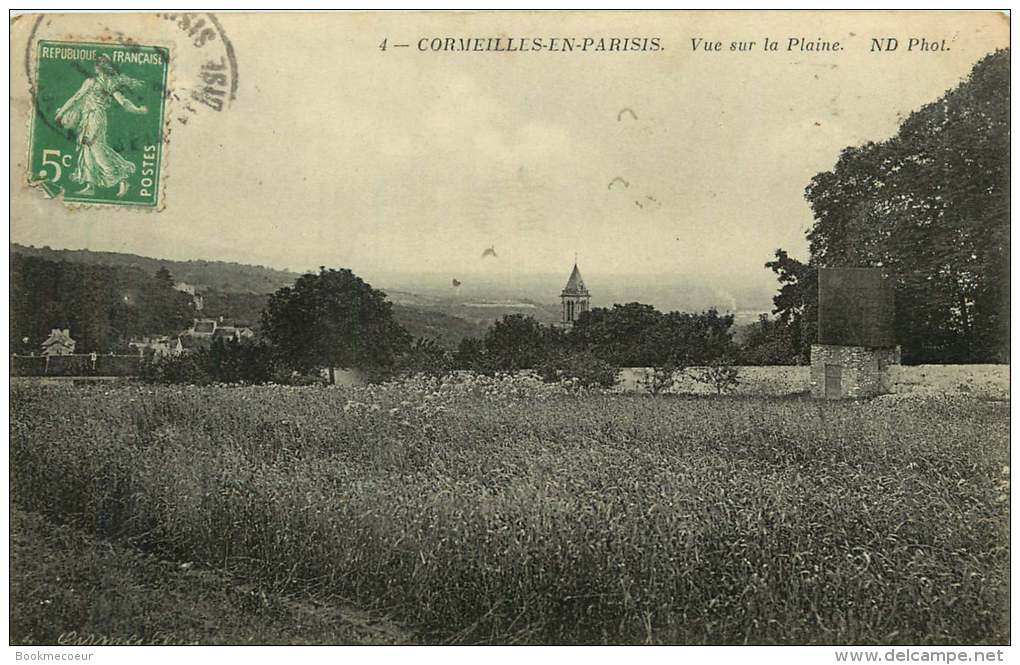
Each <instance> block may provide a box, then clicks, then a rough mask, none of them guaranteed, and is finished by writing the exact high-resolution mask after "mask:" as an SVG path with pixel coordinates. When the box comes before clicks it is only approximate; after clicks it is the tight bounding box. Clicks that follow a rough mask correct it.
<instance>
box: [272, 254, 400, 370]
mask: <svg viewBox="0 0 1020 665" xmlns="http://www.w3.org/2000/svg"><path fill="white" fill-rule="evenodd" d="M262 331H263V333H264V334H265V336H266V338H267V339H269V341H270V342H271V343H272V345H273V348H274V350H275V353H276V355H277V358H278V360H279V361H280V362H281V363H282V364H283V365H284V366H286V367H290V368H292V369H294V370H298V371H312V370H320V369H324V368H325V369H328V370H329V378H330V382H331V383H332V382H333V381H334V380H335V377H334V374H333V369H334V368H335V367H343V368H364V369H367V368H376V367H385V366H389V365H391V364H392V363H393V361H394V359H395V358H396V356H397V355H399V354H400V353H402V352H404V351H406V350H407V348H408V346H409V344H410V337H409V335H408V334H407V332H406V331H404V329H403V328H401V327H400V325H399V324H397V323H396V322H395V321H394V320H393V312H392V304H391V303H390V302H389V301H387V300H386V294H385V293H383V292H381V291H377V290H376V289H373V288H372V287H371V286H370V285H368V284H366V283H365V282H364V281H362V279H361V278H360V277H358V276H357V275H355V274H354V273H353V272H351V271H350V270H347V269H341V270H333V269H329V270H327V269H326V268H320V269H319V273H318V274H311V273H309V274H306V275H303V276H301V277H300V278H298V280H297V282H295V283H294V286H288V287H284V288H282V289H280V290H279V291H277V292H276V293H274V294H273V295H271V296H270V297H269V302H268V303H267V304H266V309H265V311H264V312H263V313H262Z"/></svg>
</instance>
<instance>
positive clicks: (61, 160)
mask: <svg viewBox="0 0 1020 665" xmlns="http://www.w3.org/2000/svg"><path fill="white" fill-rule="evenodd" d="M51 155H56V156H57V159H50V156H51ZM61 164H63V165H64V166H65V167H67V168H70V167H71V155H61V154H60V151H59V150H43V151H42V166H43V167H42V169H40V171H39V177H40V178H45V177H46V167H47V166H52V167H53V177H52V178H50V180H52V181H54V182H56V181H57V180H60V175H61V174H62V173H63V171H62V170H61V169H60V165H61Z"/></svg>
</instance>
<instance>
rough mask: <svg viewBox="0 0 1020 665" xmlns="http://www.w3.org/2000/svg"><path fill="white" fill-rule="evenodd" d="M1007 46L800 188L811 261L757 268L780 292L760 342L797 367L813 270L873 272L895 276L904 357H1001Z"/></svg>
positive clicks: (784, 259) (782, 256) (805, 350)
mask: <svg viewBox="0 0 1020 665" xmlns="http://www.w3.org/2000/svg"><path fill="white" fill-rule="evenodd" d="M1009 69H1010V66H1009V50H1008V49H1005V50H1000V51H996V52H995V53H991V54H989V55H988V56H986V57H984V58H983V59H982V60H981V61H979V62H978V63H977V64H976V65H975V67H974V68H973V70H972V71H971V73H970V75H969V76H968V77H967V78H966V79H965V80H964V81H963V82H961V83H960V85H958V86H957V87H955V88H953V89H952V90H949V91H948V92H946V93H945V94H944V95H942V96H941V97H939V98H938V99H937V100H935V101H934V102H932V103H930V104H927V105H925V106H923V107H922V108H920V109H918V110H917V111H915V112H914V113H911V114H910V116H909V117H908V118H907V119H906V120H905V121H904V122H903V123H902V125H901V126H900V128H899V131H898V132H897V133H896V135H895V136H893V137H892V138H891V139H889V140H887V141H882V142H870V143H866V144H865V145H862V146H856V147H848V148H846V149H845V150H843V151H842V152H841V153H840V155H839V159H838V161H837V162H836V165H835V167H834V168H833V169H832V170H831V171H826V172H823V173H819V174H818V175H816V176H815V177H814V178H812V180H811V182H810V184H809V185H808V186H807V189H806V192H805V195H806V197H807V200H808V203H809V204H810V206H811V209H812V212H813V214H814V218H815V221H814V224H813V226H812V227H811V229H810V230H809V232H808V234H807V239H808V243H809V259H808V260H807V261H806V262H801V261H799V260H797V259H794V258H792V257H791V256H789V254H788V253H787V252H786V251H784V250H783V249H779V250H777V251H776V253H775V259H774V260H773V261H771V262H769V263H767V264H766V267H768V268H769V269H771V270H772V271H774V272H775V274H776V275H777V277H778V279H779V281H780V284H781V288H780V290H779V292H778V293H777V294H776V296H775V298H774V304H775V310H774V313H775V314H776V315H777V317H778V322H779V323H778V325H776V326H775V327H773V328H771V329H769V330H768V331H766V332H767V339H760V340H759V342H760V345H761V348H762V352H763V354H765V355H769V354H770V353H772V352H773V351H775V350H777V349H785V353H788V354H789V355H791V356H793V357H794V358H796V359H797V360H798V361H800V362H806V361H807V358H808V357H809V355H810V347H811V344H812V343H813V342H814V341H815V339H816V332H817V326H816V322H817V307H818V279H817V271H818V269H819V268H826V267H875V268H881V269H882V271H883V272H884V273H885V274H886V275H887V276H888V277H889V278H891V280H892V281H893V284H894V288H895V298H896V310H895V311H896V314H895V334H896V338H897V341H898V343H899V344H900V346H901V347H902V352H903V361H904V362H905V363H1001V362H1009V321H1010V317H1009V180H1010V160H1009V145H1010V142H1009V132H1010V115H1009V89H1010V87H1009V86H1010V79H1009Z"/></svg>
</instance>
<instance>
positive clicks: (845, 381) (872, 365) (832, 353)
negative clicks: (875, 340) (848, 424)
mask: <svg viewBox="0 0 1020 665" xmlns="http://www.w3.org/2000/svg"><path fill="white" fill-rule="evenodd" d="M899 362H900V353H899V347H895V348H872V347H866V346H830V345H827V344H813V345H812V346H811V378H810V388H811V396H812V397H817V398H824V397H829V398H830V399H854V398H858V397H874V396H875V395H882V394H885V393H890V392H892V390H893V385H892V377H891V374H890V371H889V368H890V367H891V366H893V365H898V364H899ZM827 373H831V374H832V375H833V377H834V378H833V379H832V380H833V383H834V385H838V392H836V393H834V394H831V395H829V394H827V392H828V391H827V390H826V382H827V380H828V379H827Z"/></svg>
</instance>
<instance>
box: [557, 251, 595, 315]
mask: <svg viewBox="0 0 1020 665" xmlns="http://www.w3.org/2000/svg"><path fill="white" fill-rule="evenodd" d="M590 302H591V294H590V293H589V292H588V287H587V286H585V285H584V278H583V277H581V271H580V270H579V269H578V268H577V261H576V259H575V261H574V269H573V270H571V271H570V278H569V279H567V285H566V286H564V287H563V291H562V292H561V293H560V303H561V304H562V307H563V311H562V315H561V317H560V323H561V324H562V325H565V326H572V325H574V321H576V320H577V317H578V316H580V315H581V312H587V311H588V309H589V305H590Z"/></svg>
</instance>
